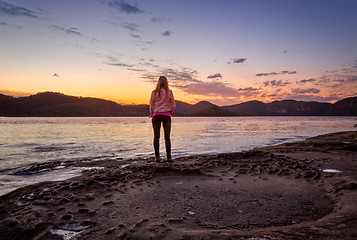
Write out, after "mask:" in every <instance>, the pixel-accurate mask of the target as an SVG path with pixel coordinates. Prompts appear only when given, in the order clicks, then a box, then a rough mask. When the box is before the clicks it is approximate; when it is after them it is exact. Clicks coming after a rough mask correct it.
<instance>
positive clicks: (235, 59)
mask: <svg viewBox="0 0 357 240" xmlns="http://www.w3.org/2000/svg"><path fill="white" fill-rule="evenodd" d="M231 60H232V62H233V63H244V62H246V61H247V58H234V59H231ZM230 63H231V62H228V64H230Z"/></svg>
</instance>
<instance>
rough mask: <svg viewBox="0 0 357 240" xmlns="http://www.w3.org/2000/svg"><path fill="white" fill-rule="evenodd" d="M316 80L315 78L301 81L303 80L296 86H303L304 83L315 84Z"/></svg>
mask: <svg viewBox="0 0 357 240" xmlns="http://www.w3.org/2000/svg"><path fill="white" fill-rule="evenodd" d="M315 81H316V79H315V78H310V79H303V80H300V81H298V82H296V83H297V84H305V83H311V82H315Z"/></svg>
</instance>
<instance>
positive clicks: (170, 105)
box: [150, 89, 176, 116]
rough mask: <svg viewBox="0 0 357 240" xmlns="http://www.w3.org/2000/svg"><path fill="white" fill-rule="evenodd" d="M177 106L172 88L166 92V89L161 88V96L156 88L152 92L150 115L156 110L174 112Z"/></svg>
mask: <svg viewBox="0 0 357 240" xmlns="http://www.w3.org/2000/svg"><path fill="white" fill-rule="evenodd" d="M175 108H176V103H175V99H174V94H173V93H172V91H171V90H168V91H167V93H166V91H165V89H161V92H160V97H159V95H158V94H157V93H156V92H155V90H154V91H152V92H151V98H150V116H152V114H153V113H154V112H170V113H171V114H172V113H173V111H174V110H175Z"/></svg>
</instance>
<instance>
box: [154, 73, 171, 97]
mask: <svg viewBox="0 0 357 240" xmlns="http://www.w3.org/2000/svg"><path fill="white" fill-rule="evenodd" d="M161 89H165V91H166V93H167V91H168V90H169V82H168V81H167V78H166V77H165V76H160V77H159V80H157V84H156V88H155V92H156V93H157V94H158V95H159V97H161V96H160V95H161Z"/></svg>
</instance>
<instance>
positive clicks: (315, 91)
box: [292, 88, 320, 94]
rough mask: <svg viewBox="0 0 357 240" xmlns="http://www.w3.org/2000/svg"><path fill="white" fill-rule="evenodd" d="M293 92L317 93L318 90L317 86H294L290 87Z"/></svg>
mask: <svg viewBox="0 0 357 240" xmlns="http://www.w3.org/2000/svg"><path fill="white" fill-rule="evenodd" d="M292 92H293V93H300V94H306V93H319V92H320V90H319V89H317V88H306V89H301V88H294V89H292Z"/></svg>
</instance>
